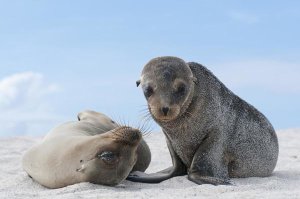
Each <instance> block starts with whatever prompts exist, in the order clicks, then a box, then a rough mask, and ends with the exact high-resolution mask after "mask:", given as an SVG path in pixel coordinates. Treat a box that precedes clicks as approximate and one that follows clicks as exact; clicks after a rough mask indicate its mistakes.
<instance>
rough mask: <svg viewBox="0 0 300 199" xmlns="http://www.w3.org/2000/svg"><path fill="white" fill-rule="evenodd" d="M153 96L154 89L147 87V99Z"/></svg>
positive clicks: (145, 92) (145, 90)
mask: <svg viewBox="0 0 300 199" xmlns="http://www.w3.org/2000/svg"><path fill="white" fill-rule="evenodd" d="M152 94H153V88H152V87H151V86H147V87H146V88H145V89H144V95H145V97H146V98H149V97H150V96H151V95H152Z"/></svg>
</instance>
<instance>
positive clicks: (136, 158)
mask: <svg viewBox="0 0 300 199" xmlns="http://www.w3.org/2000/svg"><path fill="white" fill-rule="evenodd" d="M150 160H151V153H150V150H149V147H148V145H147V143H146V142H145V141H144V140H143V139H142V134H141V132H140V130H138V129H134V128H131V127H128V126H120V125H118V124H116V123H115V122H114V121H113V120H111V119H110V118H109V117H107V116H106V115H104V114H101V113H97V112H94V111H84V112H81V113H79V114H78V121H73V122H67V123H64V124H62V125H60V126H58V127H56V128H54V129H52V130H51V131H50V132H49V133H48V134H47V135H46V137H45V138H44V139H43V141H42V142H41V143H39V144H37V145H36V146H34V147H32V148H31V149H30V150H29V151H27V152H26V153H25V154H24V156H23V168H24V170H25V171H26V172H27V173H28V174H29V175H30V176H31V177H32V178H33V179H34V180H36V181H37V182H39V183H40V184H42V185H43V186H45V187H48V188H60V187H64V186H68V185H72V184H75V183H80V182H91V183H95V184H102V185H110V186H114V185H117V184H119V183H120V182H121V181H122V180H124V179H125V178H126V177H127V176H128V174H129V173H130V172H131V171H132V170H133V171H145V170H146V168H147V167H148V165H149V163H150Z"/></svg>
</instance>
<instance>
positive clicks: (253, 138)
mask: <svg viewBox="0 0 300 199" xmlns="http://www.w3.org/2000/svg"><path fill="white" fill-rule="evenodd" d="M139 84H141V86H142V88H143V91H144V94H145V97H146V99H147V102H148V108H149V112H150V114H151V116H152V117H153V118H154V120H155V121H156V122H157V123H158V124H159V125H160V126H161V127H162V130H163V132H164V134H165V136H166V141H167V145H168V148H169V151H170V154H171V158H172V162H173V166H171V167H170V168H168V169H165V170H163V171H160V172H158V173H153V174H146V173H143V172H138V171H137V172H133V173H131V174H130V175H129V176H128V178H127V179H128V180H131V181H135V182H144V183H159V182H161V181H164V180H166V179H169V178H172V177H174V176H180V175H185V174H188V179H189V180H191V181H193V182H195V183H197V184H214V185H219V184H230V178H244V177H266V176H270V175H271V173H272V172H273V170H274V168H275V166H276V163H277V158H278V140H277V136H276V133H275V131H274V129H273V127H272V125H271V124H270V122H269V121H268V119H267V118H266V117H265V116H264V115H263V114H262V113H260V112H259V111H258V110H257V109H255V108H254V107H253V106H251V105H250V104H248V103H247V102H245V101H244V100H242V99H241V98H239V97H238V96H237V95H235V94H234V93H233V92H231V91H230V90H229V89H228V88H226V86H225V85H224V84H223V83H222V82H221V81H220V80H218V78H217V77H215V76H214V75H213V74H212V72H210V71H209V70H208V69H207V68H206V67H204V66H202V65H200V64H198V63H194V62H189V63H185V62H184V61H183V60H182V59H180V58H177V57H169V56H167V57H158V58H154V59H152V60H150V61H149V62H148V63H147V64H146V66H145V67H144V69H143V71H142V75H141V79H140V80H139V81H137V86H139Z"/></svg>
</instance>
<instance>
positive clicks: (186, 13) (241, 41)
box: [0, 0, 300, 136]
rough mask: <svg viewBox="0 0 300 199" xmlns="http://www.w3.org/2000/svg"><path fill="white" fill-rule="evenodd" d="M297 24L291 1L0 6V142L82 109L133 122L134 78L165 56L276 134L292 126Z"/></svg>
mask: <svg viewBox="0 0 300 199" xmlns="http://www.w3.org/2000/svg"><path fill="white" fill-rule="evenodd" d="M299 19H300V2H299V1H288V2H282V1H271V0H267V1H261V2H258V1H242V2H241V1H236V0H229V1H226V2H220V1H215V0H212V1H206V0H200V1H196V0H192V1H188V2H179V1H178V2H174V1H170V0H166V1H157V0H154V1H151V2H140V1H134V0H125V1H121V2H120V1H114V0H113V1H101V0H100V1H95V0H91V1H86V2H82V1H57V0H56V1H55V0H54V1H50V0H46V1H33V0H29V1H16V0H12V1H1V7H0V111H1V113H2V114H1V115H0V136H16V135H33V136H34V135H43V134H45V133H47V132H48V131H49V130H50V129H51V128H53V127H54V126H56V125H58V124H61V123H64V122H66V121H70V120H76V116H77V113H78V112H80V111H82V110H86V109H91V110H95V111H99V112H103V113H105V114H107V115H108V116H111V117H112V118H113V119H116V120H119V121H120V120H121V121H123V120H125V121H126V122H128V123H129V124H130V125H137V124H139V122H140V120H141V117H142V116H143V114H145V113H144V109H145V108H146V107H145V105H146V100H145V99H144V96H143V94H142V91H141V89H140V88H136V86H135V81H136V80H137V79H139V76H140V73H141V71H142V68H143V66H144V65H145V64H146V63H147V62H148V61H149V60H150V59H152V58H154V57H157V56H165V55H170V56H177V57H180V58H182V59H184V60H185V61H187V62H189V61H195V62H198V63H201V64H203V65H205V66H206V67H207V68H208V69H209V70H211V71H212V72H213V73H214V74H215V75H216V76H217V77H218V78H219V79H220V80H221V81H222V82H223V83H224V84H225V85H226V86H227V87H228V88H229V89H230V90H232V91H233V92H234V93H235V94H237V95H238V96H240V97H241V98H242V99H244V100H246V101H247V102H249V103H250V104H252V105H253V106H255V107H256V108H257V109H258V110H260V111H261V112H262V113H263V114H264V115H266V116H267V118H268V119H269V120H270V121H271V123H272V124H273V126H274V128H275V129H276V130H279V129H288V128H300V117H299V116H300V114H299V113H300V105H299V101H300V78H299V77H300V40H299V35H300V26H299V25H297V24H298V23H299ZM149 125H151V126H152V127H153V128H152V129H153V131H159V130H160V128H159V127H158V126H157V125H156V124H155V123H154V122H152V123H151V124H149Z"/></svg>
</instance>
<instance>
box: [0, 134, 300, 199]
mask: <svg viewBox="0 0 300 199" xmlns="http://www.w3.org/2000/svg"><path fill="white" fill-rule="evenodd" d="M277 134H278V138H279V143H280V154H279V160H278V164H277V167H276V169H275V171H274V174H273V176H271V177H268V178H248V179H233V182H234V184H235V185H234V186H213V185H196V184H194V183H192V182H190V181H188V180H187V178H186V176H182V177H175V178H172V179H170V180H167V181H164V182H162V183H160V184H141V183H133V182H129V181H124V182H122V183H121V184H120V185H118V186H117V187H107V186H101V185H95V184H91V183H80V184H76V185H72V186H68V187H65V188H61V189H55V190H51V189H47V188H44V187H42V186H41V185H39V184H37V183H36V182H34V181H33V180H32V179H31V178H29V177H28V176H27V175H26V173H25V172H24V171H23V170H22V166H21V157H22V154H23V153H24V151H26V150H27V149H28V148H30V147H31V146H32V145H33V144H35V143H36V142H38V141H39V140H40V138H29V137H18V138H7V139H3V138H2V139H0V162H1V163H0V198H34V197H36V198H49V199H53V198H231V199H232V198H239V199H240V198H272V199H273V198H289V199H290V198H300V144H299V143H300V129H297V130H285V131H278V133H277ZM161 137H163V135H162V134H160V133H153V134H152V135H150V136H149V137H147V138H146V140H147V141H148V143H149V145H150V148H151V151H152V162H151V165H150V167H149V169H148V170H147V172H155V171H158V170H160V169H164V168H166V167H168V166H170V165H171V162H170V157H169V153H168V150H167V147H166V144H165V141H164V139H161Z"/></svg>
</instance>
